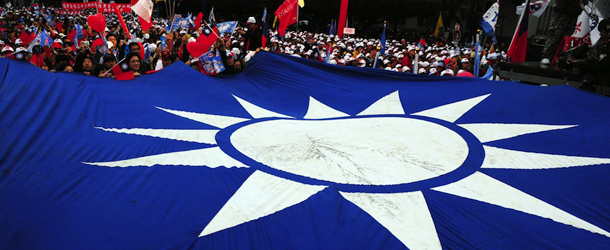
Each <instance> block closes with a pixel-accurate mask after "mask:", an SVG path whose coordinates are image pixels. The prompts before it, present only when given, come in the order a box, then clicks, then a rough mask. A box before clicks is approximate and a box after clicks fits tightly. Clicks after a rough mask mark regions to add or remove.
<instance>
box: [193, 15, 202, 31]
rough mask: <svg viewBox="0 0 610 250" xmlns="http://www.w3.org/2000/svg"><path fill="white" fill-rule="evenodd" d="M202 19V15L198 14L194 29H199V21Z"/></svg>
mask: <svg viewBox="0 0 610 250" xmlns="http://www.w3.org/2000/svg"><path fill="white" fill-rule="evenodd" d="M202 19H203V13H201V12H199V15H197V18H195V29H199V27H201V20H202Z"/></svg>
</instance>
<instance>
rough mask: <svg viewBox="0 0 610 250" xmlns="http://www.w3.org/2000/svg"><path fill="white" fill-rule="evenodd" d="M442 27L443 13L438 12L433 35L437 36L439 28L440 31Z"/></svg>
mask: <svg viewBox="0 0 610 250" xmlns="http://www.w3.org/2000/svg"><path fill="white" fill-rule="evenodd" d="M443 29H444V26H443V15H442V14H441V13H438V21H436V28H435V29H434V37H438V32H439V30H440V31H442V30H443Z"/></svg>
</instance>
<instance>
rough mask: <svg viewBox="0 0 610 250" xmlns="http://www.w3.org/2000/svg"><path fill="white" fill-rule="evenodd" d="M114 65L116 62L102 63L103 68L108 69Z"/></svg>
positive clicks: (107, 61)
mask: <svg viewBox="0 0 610 250" xmlns="http://www.w3.org/2000/svg"><path fill="white" fill-rule="evenodd" d="M114 65H116V61H115V60H106V61H104V66H105V67H106V68H107V69H109V68H112V66H114Z"/></svg>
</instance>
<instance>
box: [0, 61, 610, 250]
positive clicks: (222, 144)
mask: <svg viewBox="0 0 610 250" xmlns="http://www.w3.org/2000/svg"><path fill="white" fill-rule="evenodd" d="M0 75H2V76H3V77H2V78H1V79H0V96H1V97H0V114H1V115H0V142H1V143H0V200H1V201H2V202H0V211H1V212H0V229H1V232H2V233H1V234H0V249H88V250H97V249H104V250H105V249H222V250H250V249H265V250H267V249H271V250H275V249H278V250H284V249H296V250H311V249H316V250H318V249H322V250H336V249H356V250H360V249H363V250H369V249H390V250H405V249H509V250H512V249H519V250H521V249H526V250H538V249H608V248H609V246H610V217H609V216H607V215H608V214H610V203H609V202H608V201H609V200H610V182H609V181H608V176H610V151H609V150H608V142H609V141H610V130H608V128H609V127H610V116H609V115H608V114H610V99H608V98H607V97H604V96H599V95H593V94H589V93H586V92H584V91H581V90H578V89H574V88H572V87H570V86H556V87H536V86H529V85H521V84H518V83H513V82H509V81H503V82H493V81H487V80H482V79H473V78H457V77H433V76H424V75H415V74H404V73H396V72H389V71H381V70H376V69H369V68H357V67H340V66H335V65H328V64H322V63H318V62H315V61H312V60H306V59H301V58H296V57H292V56H286V55H281V54H276V53H268V52H261V53H257V54H256V55H255V56H254V57H253V58H252V59H251V60H250V61H249V62H248V67H247V68H246V70H245V71H243V72H242V73H240V74H236V75H232V76H217V77H212V76H207V75H204V74H201V73H199V72H197V71H195V70H193V69H192V68H191V67H189V66H187V65H185V64H183V63H182V62H180V61H179V62H176V63H174V64H172V65H170V66H169V67H167V68H165V69H163V70H161V71H159V72H157V73H154V74H151V75H143V76H140V77H136V78H135V79H134V80H131V81H130V82H128V83H125V82H117V81H116V80H114V79H110V78H97V77H90V76H89V77H87V76H85V75H83V74H75V73H61V72H60V73H50V72H47V71H44V70H37V69H34V67H33V66H32V65H30V64H27V63H23V62H19V61H15V60H10V59H4V58H3V59H0ZM329 79H331V80H329Z"/></svg>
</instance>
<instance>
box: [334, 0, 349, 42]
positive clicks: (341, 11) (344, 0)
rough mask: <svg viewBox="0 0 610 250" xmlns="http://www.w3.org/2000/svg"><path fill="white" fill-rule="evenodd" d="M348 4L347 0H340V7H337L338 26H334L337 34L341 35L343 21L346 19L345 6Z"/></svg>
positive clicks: (343, 25) (343, 26)
mask: <svg viewBox="0 0 610 250" xmlns="http://www.w3.org/2000/svg"><path fill="white" fill-rule="evenodd" d="M348 5H349V0H341V8H340V9H339V21H338V23H339V24H338V26H337V27H336V29H335V30H336V32H337V36H339V37H342V36H343V29H344V28H345V23H346V21H347V7H348Z"/></svg>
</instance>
